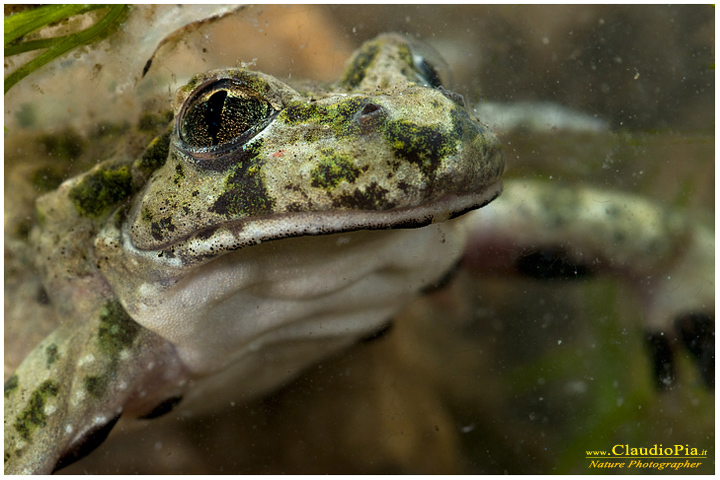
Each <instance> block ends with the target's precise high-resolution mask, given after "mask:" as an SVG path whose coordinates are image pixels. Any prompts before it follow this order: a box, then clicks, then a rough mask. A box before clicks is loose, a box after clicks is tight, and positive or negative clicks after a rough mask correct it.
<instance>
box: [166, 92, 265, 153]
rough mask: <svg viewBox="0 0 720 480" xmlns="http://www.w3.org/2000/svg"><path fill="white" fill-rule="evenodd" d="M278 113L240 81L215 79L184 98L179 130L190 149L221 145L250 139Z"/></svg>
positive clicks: (232, 144) (229, 144)
mask: <svg viewBox="0 0 720 480" xmlns="http://www.w3.org/2000/svg"><path fill="white" fill-rule="evenodd" d="M276 113H277V111H276V110H275V109H274V108H273V107H272V106H271V105H270V103H268V102H267V100H265V99H264V98H263V97H262V96H260V95H259V94H258V93H257V92H255V91H253V90H250V89H248V88H247V86H245V85H243V84H242V83H240V82H239V81H237V80H234V79H221V80H216V81H214V82H213V83H211V84H210V85H206V86H204V87H201V88H199V89H198V91H196V92H195V93H194V94H192V95H191V96H190V97H188V99H187V100H186V101H185V105H184V106H183V108H182V111H181V114H180V116H179V118H178V133H179V135H180V139H181V140H182V141H183V143H184V144H185V145H186V146H187V147H190V148H191V149H202V150H206V149H212V150H216V149H222V147H226V146H234V145H238V144H243V143H245V142H247V141H248V140H250V139H251V138H252V137H253V136H255V135H256V134H257V133H259V132H260V131H262V129H264V128H265V127H266V126H267V125H268V124H269V123H270V121H271V120H272V119H273V117H274V116H275V114H276Z"/></svg>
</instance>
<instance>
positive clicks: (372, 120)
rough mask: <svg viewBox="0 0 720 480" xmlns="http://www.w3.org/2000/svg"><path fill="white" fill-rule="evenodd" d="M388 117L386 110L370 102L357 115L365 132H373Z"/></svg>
mask: <svg viewBox="0 0 720 480" xmlns="http://www.w3.org/2000/svg"><path fill="white" fill-rule="evenodd" d="M385 117H386V114H385V108H383V106H382V105H378V104H377V103H372V102H368V103H366V104H365V106H363V108H362V110H360V112H359V113H358V115H357V121H358V123H359V124H360V128H361V129H362V130H363V132H366V133H367V132H368V131H370V130H373V129H374V128H375V127H377V126H378V125H380V124H381V123H382V121H383V119H384V118H385Z"/></svg>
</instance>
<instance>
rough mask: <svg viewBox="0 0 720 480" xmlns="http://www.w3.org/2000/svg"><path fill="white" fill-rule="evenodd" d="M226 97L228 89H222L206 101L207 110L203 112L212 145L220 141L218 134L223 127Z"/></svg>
mask: <svg viewBox="0 0 720 480" xmlns="http://www.w3.org/2000/svg"><path fill="white" fill-rule="evenodd" d="M226 97H227V90H220V91H218V92H215V93H213V94H212V96H211V97H210V98H209V99H208V101H207V103H206V105H207V110H205V111H204V112H203V116H204V117H205V118H204V120H205V125H207V134H208V137H210V141H211V144H212V145H217V144H218V143H220V142H219V138H218V134H219V133H220V129H221V128H222V111H223V106H224V105H225V98H226Z"/></svg>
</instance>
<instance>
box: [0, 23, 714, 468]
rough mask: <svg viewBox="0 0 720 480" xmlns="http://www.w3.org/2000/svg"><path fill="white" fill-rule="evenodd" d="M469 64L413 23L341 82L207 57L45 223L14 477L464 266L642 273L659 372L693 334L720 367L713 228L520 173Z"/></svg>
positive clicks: (274, 369) (241, 375)
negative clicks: (448, 61) (459, 82)
mask: <svg viewBox="0 0 720 480" xmlns="http://www.w3.org/2000/svg"><path fill="white" fill-rule="evenodd" d="M447 77H448V72H447V67H446V65H445V64H444V62H443V60H442V59H441V58H440V56H439V54H437V52H435V51H434V50H433V49H432V48H430V47H429V46H428V45H426V44H424V43H421V42H419V41H418V40H416V39H413V38H410V37H407V36H404V35H399V34H383V35H381V36H379V37H377V38H376V39H373V40H370V41H368V42H366V43H365V44H363V45H362V46H361V47H360V48H359V49H358V50H357V51H356V52H355V53H354V54H353V55H352V56H351V58H350V59H349V60H348V62H347V66H346V68H345V71H344V73H343V74H342V77H341V79H340V80H339V81H338V82H336V83H334V84H330V85H316V84H312V83H303V82H297V83H296V84H294V85H290V84H289V83H287V82H284V81H281V80H279V79H277V78H275V77H272V76H270V75H266V74H263V73H261V72H255V71H252V70H249V69H245V68H225V69H219V70H212V71H209V72H205V73H200V74H198V75H196V76H194V77H193V78H191V79H190V80H189V81H188V82H187V84H185V85H184V86H183V87H181V88H180V89H179V90H178V92H177V94H176V96H175V98H174V100H173V105H172V111H173V115H172V120H170V121H169V124H168V125H167V127H166V128H165V129H164V131H163V132H162V133H161V134H160V135H158V136H157V137H156V138H154V139H153V140H152V141H151V142H150V143H149V145H148V146H147V148H146V149H145V150H144V151H143V153H142V154H141V155H140V156H133V155H130V154H128V153H126V152H124V151H122V150H120V151H118V152H116V153H115V154H114V155H112V156H111V158H108V159H106V160H104V161H102V162H101V163H99V164H98V165H97V166H95V167H93V168H92V169H90V170H89V171H88V172H86V173H84V174H81V175H79V176H77V177H74V178H71V179H69V180H67V181H65V182H63V183H62V184H61V185H60V186H59V187H58V188H57V189H56V190H54V191H52V192H50V193H47V194H45V195H44V196H42V197H40V198H39V199H38V200H37V206H36V225H35V226H34V227H33V229H32V231H31V233H30V238H29V239H30V242H31V244H32V245H33V248H34V250H33V251H34V256H35V261H36V266H37V269H38V271H39V272H40V273H41V275H42V277H43V285H44V291H45V292H46V293H47V296H48V297H49V301H50V302H51V304H52V305H53V307H54V309H55V310H56V311H57V312H58V315H59V316H60V318H62V319H63V321H62V322H61V324H60V325H59V326H58V327H57V329H56V330H55V331H53V332H52V333H51V334H50V335H49V336H48V337H47V338H45V339H44V340H42V341H41V342H40V343H39V344H38V345H37V346H36V347H35V348H34V349H33V350H32V351H31V352H30V353H29V355H28V356H27V357H26V359H25V360H24V361H23V362H22V364H21V365H20V366H19V367H18V369H17V370H16V371H15V373H13V374H12V375H11V376H10V378H9V379H8V380H7V382H6V384H5V472H6V473H50V472H53V471H56V470H59V469H61V468H63V467H64V466H66V465H68V464H70V463H72V462H74V461H76V460H78V459H80V458H82V457H83V456H85V455H87V454H89V453H91V452H92V450H93V449H94V448H95V447H97V445H99V444H100V443H101V442H102V441H103V440H104V439H105V438H106V437H107V435H108V434H109V433H110V431H111V430H112V429H113V427H114V426H115V425H116V423H117V422H118V421H119V419H120V418H121V417H122V418H123V419H128V418H137V419H141V420H152V419H154V418H157V417H160V416H162V415H164V414H166V413H168V412H170V411H173V410H174V409H183V408H194V409H198V408H205V409H213V408H216V407H217V406H218V405H220V404H221V403H227V402H228V393H227V392H226V390H227V388H226V387H227V385H237V386H239V388H236V389H234V390H233V392H232V393H231V394H230V395H232V396H231V397H230V399H231V400H233V401H239V402H242V401H244V400H247V399H250V398H254V397H257V396H261V395H263V394H266V393H267V392H270V391H272V390H273V389H275V388H277V387H278V386H279V385H282V384H283V383H284V382H286V381H288V380H289V379H291V378H293V377H295V376H297V375H298V374H299V373H300V372H302V371H303V370H304V369H307V368H308V367H310V366H312V365H314V364H316V363H318V362H319V361H321V360H322V359H324V358H327V357H329V356H331V355H333V354H336V353H338V352H341V351H343V350H345V349H347V348H349V347H350V346H352V345H354V344H356V343H358V342H360V341H362V340H364V339H367V338H372V337H374V336H376V335H377V334H378V333H379V332H383V331H385V330H386V328H387V326H388V325H389V324H390V323H389V322H391V321H392V318H393V317H394V316H395V315H397V314H398V312H400V311H401V310H402V309H403V308H404V307H405V306H406V305H408V304H409V303H410V302H411V301H412V299H413V298H415V297H417V296H418V295H422V294H423V293H426V292H428V291H431V290H433V289H435V288H439V287H440V286H441V285H442V284H444V283H445V281H446V280H447V278H448V277H449V276H451V275H452V273H453V272H455V271H456V270H457V267H458V265H459V264H460V263H462V264H463V265H465V266H468V267H470V268H473V269H475V270H478V271H482V270H485V269H491V270H498V269H501V270H502V269H505V268H507V269H514V270H520V271H522V272H523V273H524V274H527V275H531V276H533V275H545V276H548V275H549V276H566V275H568V276H571V277H574V276H578V275H579V274H580V273H581V272H585V271H593V272H596V271H597V272H610V273H612V272H630V275H629V278H631V279H632V280H631V283H632V284H633V285H634V286H635V287H636V288H637V290H638V293H639V295H640V296H641V297H642V298H644V299H645V301H646V305H647V310H648V313H647V315H646V317H647V321H646V323H647V330H648V332H649V334H648V342H649V343H650V345H651V347H652V349H653V352H652V353H653V358H654V359H655V361H656V375H657V378H658V382H659V385H660V386H662V385H666V384H668V383H669V382H671V381H672V375H671V373H672V372H671V370H672V368H673V363H672V352H673V351H675V350H677V348H678V347H680V346H682V344H685V345H687V347H688V348H690V350H691V352H693V353H694V354H695V355H696V357H697V358H698V363H699V365H700V367H701V372H703V374H704V375H705V377H706V379H707V380H708V381H709V379H710V377H711V374H710V373H709V372H711V371H712V368H713V366H714V357H711V354H710V353H709V352H710V348H709V346H708V338H710V337H711V336H712V331H713V328H714V327H713V323H712V322H713V317H712V313H711V312H712V311H713V309H714V288H713V282H714V278H713V276H714V273H713V272H710V273H709V274H708V265H711V264H712V260H714V256H713V255H714V248H713V247H714V235H713V232H712V230H711V229H710V228H709V227H707V226H705V225H704V224H701V223H696V222H693V221H692V220H691V219H688V218H687V217H685V216H683V215H680V214H678V213H674V212H668V211H666V209H662V208H659V207H657V205H655V204H653V203H652V202H650V201H648V200H646V199H643V198H638V197H637V196H633V195H622V194H618V193H617V192H605V191H603V190H599V189H584V188H572V187H559V186H557V185H555V184H550V185H547V184H545V183H542V182H537V181H529V180H525V181H514V182H505V184H503V180H502V176H503V173H504V169H505V166H504V165H505V163H504V159H503V148H502V145H501V143H500V141H499V140H498V138H497V136H496V135H495V134H494V133H493V132H492V131H491V130H490V129H489V127H488V126H487V125H485V124H484V123H483V122H482V121H481V119H478V118H476V117H475V116H474V115H473V114H472V113H471V111H470V109H469V108H468V107H467V105H466V104H465V101H464V98H463V97H462V96H461V95H459V94H457V93H455V92H454V91H452V90H449V89H448V85H449V80H448V78H447ZM503 191H504V193H502V195H501V192H503ZM558 265H559V266H560V267H561V268H560V269H559V271H558V269H557V267H558ZM678 280H679V281H678ZM676 330H677V331H679V334H677V335H675V334H673V332H675V331H676Z"/></svg>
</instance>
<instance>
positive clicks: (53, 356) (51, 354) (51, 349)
mask: <svg viewBox="0 0 720 480" xmlns="http://www.w3.org/2000/svg"><path fill="white" fill-rule="evenodd" d="M45 354H46V355H47V363H46V366H47V367H48V368H50V365H52V364H53V363H55V361H56V360H57V359H59V358H60V354H59V353H58V347H57V345H55V344H54V343H53V344H52V345H48V347H47V348H46V349H45Z"/></svg>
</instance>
